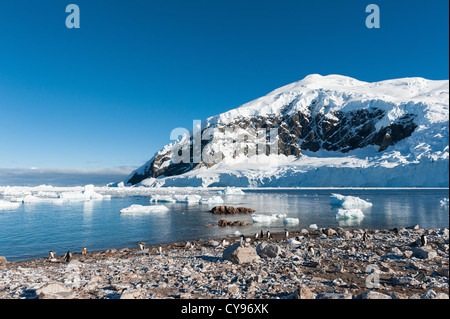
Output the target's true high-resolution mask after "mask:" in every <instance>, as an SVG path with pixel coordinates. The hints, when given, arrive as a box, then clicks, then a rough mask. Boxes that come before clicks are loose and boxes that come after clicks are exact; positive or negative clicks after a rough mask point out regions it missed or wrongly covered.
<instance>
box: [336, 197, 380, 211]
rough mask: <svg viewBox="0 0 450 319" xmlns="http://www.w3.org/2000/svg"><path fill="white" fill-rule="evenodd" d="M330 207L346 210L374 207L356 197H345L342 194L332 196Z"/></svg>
mask: <svg viewBox="0 0 450 319" xmlns="http://www.w3.org/2000/svg"><path fill="white" fill-rule="evenodd" d="M330 205H332V206H340V207H342V208H344V209H352V208H369V207H372V203H369V202H367V201H365V200H363V199H361V198H359V197H356V196H344V195H340V194H332V195H331V201H330Z"/></svg>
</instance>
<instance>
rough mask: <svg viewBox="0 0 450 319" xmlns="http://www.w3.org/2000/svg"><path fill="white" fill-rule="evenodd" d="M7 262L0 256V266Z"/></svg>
mask: <svg viewBox="0 0 450 319" xmlns="http://www.w3.org/2000/svg"><path fill="white" fill-rule="evenodd" d="M7 262H8V261H7V260H6V258H5V257H3V256H0V265H1V264H6V263H7Z"/></svg>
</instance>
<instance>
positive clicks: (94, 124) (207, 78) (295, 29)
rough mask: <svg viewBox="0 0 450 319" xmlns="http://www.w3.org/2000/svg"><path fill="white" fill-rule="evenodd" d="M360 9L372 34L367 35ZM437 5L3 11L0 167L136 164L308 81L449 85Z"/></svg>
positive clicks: (179, 4) (206, 2) (94, 1)
mask: <svg viewBox="0 0 450 319" xmlns="http://www.w3.org/2000/svg"><path fill="white" fill-rule="evenodd" d="M70 3H75V4H77V5H79V7H80V11H81V28H80V29H77V30H75V29H67V28H66V26H65V20H66V17H67V15H68V14H67V13H66V12H65V8H66V6H67V5H68V4H70ZM370 3H376V4H378V5H379V7H380V11H381V28H380V29H368V28H366V26H365V19H366V16H367V15H368V14H367V13H365V7H366V6H367V5H368V4H370ZM448 6H449V4H448V1H447V0H429V1H411V0H409V1H406V0H395V1H393V0H389V1H385V0H383V1H380V0H369V1H363V0H343V1H324V0H314V1H313V0H304V1H302V0H294V1H288V0H277V1H275V0H271V1H266V0H257V1H256V0H226V1H224V0H201V1H200V0H164V1H163V0H159V1H151V0H127V1H125V0H120V1H105V0H102V1H100V0H67V1H63V0H53V1H52V0H41V1H29V0H14V1H12V0H0V168H29V167H39V168H89V169H92V168H111V167H119V166H140V165H141V164H143V163H144V162H145V161H147V160H148V159H150V157H151V156H152V155H153V154H154V152H155V151H157V150H159V149H160V148H161V147H162V146H164V145H165V144H166V143H168V142H169V141H170V140H169V134H170V132H171V130H172V129H173V128H176V127H186V128H191V127H192V120H195V119H200V120H203V119H205V118H207V117H209V116H212V115H216V114H219V113H222V112H225V111H227V110H230V109H232V108H235V107H237V106H239V105H241V104H243V103H245V102H248V101H251V100H253V99H255V98H258V97H260V96H263V95H265V94H267V93H268V92H270V91H272V90H274V89H276V88H278V87H280V86H282V85H285V84H288V83H291V82H294V81H298V80H300V79H302V78H303V77H305V76H306V75H308V74H311V73H319V74H322V75H326V74H342V75H347V76H351V77H354V78H357V79H359V80H364V81H379V80H385V79H390V78H398V77H407V76H420V77H424V78H428V79H436V80H441V79H448V70H449V64H448V63H449V61H448V59H449V34H448V27H449V19H448V10H449V8H448Z"/></svg>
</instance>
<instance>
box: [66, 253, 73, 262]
mask: <svg viewBox="0 0 450 319" xmlns="http://www.w3.org/2000/svg"><path fill="white" fill-rule="evenodd" d="M71 260H72V254H71V253H70V251H68V252H67V253H66V254H65V255H64V261H65V262H66V263H68V262H70V261H71Z"/></svg>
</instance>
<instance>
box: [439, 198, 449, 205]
mask: <svg viewBox="0 0 450 319" xmlns="http://www.w3.org/2000/svg"><path fill="white" fill-rule="evenodd" d="M441 206H448V198H444V199H442V200H441Z"/></svg>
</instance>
